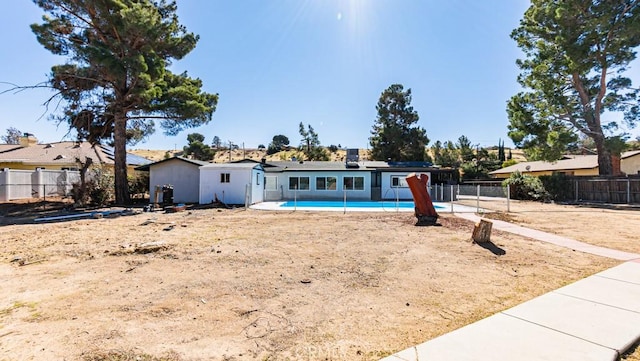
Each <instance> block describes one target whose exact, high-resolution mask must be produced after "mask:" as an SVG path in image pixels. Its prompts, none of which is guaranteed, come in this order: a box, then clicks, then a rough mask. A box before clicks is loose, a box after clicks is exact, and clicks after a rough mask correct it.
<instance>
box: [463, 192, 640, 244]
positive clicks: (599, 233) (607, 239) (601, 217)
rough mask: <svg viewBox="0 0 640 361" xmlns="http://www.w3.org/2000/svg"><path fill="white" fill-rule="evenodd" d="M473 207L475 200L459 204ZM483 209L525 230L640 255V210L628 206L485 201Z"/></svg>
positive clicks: (489, 214) (482, 205)
mask: <svg viewBox="0 0 640 361" xmlns="http://www.w3.org/2000/svg"><path fill="white" fill-rule="evenodd" d="M459 203H461V204H464V205H468V206H471V207H475V206H476V201H475V200H464V201H461V202H459ZM480 207H481V208H484V209H488V210H496V211H499V212H498V213H487V214H485V216H486V217H488V218H498V219H502V220H505V221H509V222H512V223H516V224H519V225H521V226H524V227H528V228H533V229H537V230H540V231H545V232H549V233H555V234H558V235H561V236H565V237H569V238H573V239H576V240H578V241H582V242H585V243H589V244H593V245H597V246H602V247H607V248H613V249H618V250H621V251H627V252H633V253H640V237H638V230H640V208H632V207H625V206H617V207H616V206H606V205H601V206H587V205H582V206H574V205H559V204H552V203H541V202H524V201H513V200H512V201H511V202H510V207H509V208H510V212H508V213H507V212H506V210H507V207H506V200H490V201H481V202H480Z"/></svg>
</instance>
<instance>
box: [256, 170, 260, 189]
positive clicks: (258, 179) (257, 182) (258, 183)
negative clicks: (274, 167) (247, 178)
mask: <svg viewBox="0 0 640 361" xmlns="http://www.w3.org/2000/svg"><path fill="white" fill-rule="evenodd" d="M256 185H257V186H259V185H260V173H257V174H256Z"/></svg>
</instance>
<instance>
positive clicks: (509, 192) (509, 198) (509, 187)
mask: <svg viewBox="0 0 640 361" xmlns="http://www.w3.org/2000/svg"><path fill="white" fill-rule="evenodd" d="M510 212H511V185H510V184H507V213H510Z"/></svg>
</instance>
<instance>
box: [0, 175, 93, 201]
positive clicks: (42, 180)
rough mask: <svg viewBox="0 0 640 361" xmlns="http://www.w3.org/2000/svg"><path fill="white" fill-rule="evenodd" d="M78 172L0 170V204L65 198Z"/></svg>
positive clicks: (78, 180) (78, 176)
mask: <svg viewBox="0 0 640 361" xmlns="http://www.w3.org/2000/svg"><path fill="white" fill-rule="evenodd" d="M78 182H80V172H78V171H70V170H46V169H39V170H16V169H9V168H5V169H0V202H7V201H11V200H17V199H29V198H44V199H46V197H66V196H68V195H69V194H70V192H71V188H72V187H73V184H74V183H78Z"/></svg>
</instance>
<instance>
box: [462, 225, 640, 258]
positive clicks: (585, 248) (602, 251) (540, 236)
mask: <svg viewBox="0 0 640 361" xmlns="http://www.w3.org/2000/svg"><path fill="white" fill-rule="evenodd" d="M455 215H456V217H459V218H463V219H466V220H469V221H472V222H476V223H477V222H480V219H482V217H479V216H477V215H475V214H473V213H455ZM486 220H487V221H490V222H491V223H493V229H497V230H500V231H504V232H509V233H514V234H518V235H521V236H524V237H528V238H533V239H535V240H538V241H541V242H547V243H552V244H555V245H558V246H561V247H565V248H570V249H573V250H576V251H580V252H585V253H590V254H594V255H597V256H602V257H607V258H612V259H617V260H620V261H630V260H634V259H640V254H637V253H630V252H623V251H618V250H615V249H610V248H604V247H598V246H594V245H591V244H587V243H583V242H579V241H576V240H575V239H571V238H566V237H562V236H558V235H555V234H552V233H547V232H542V231H538V230H535V229H531V228H525V227H521V226H518V225H515V224H513V223H509V222H505V221H499V220H496V219H486Z"/></svg>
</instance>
